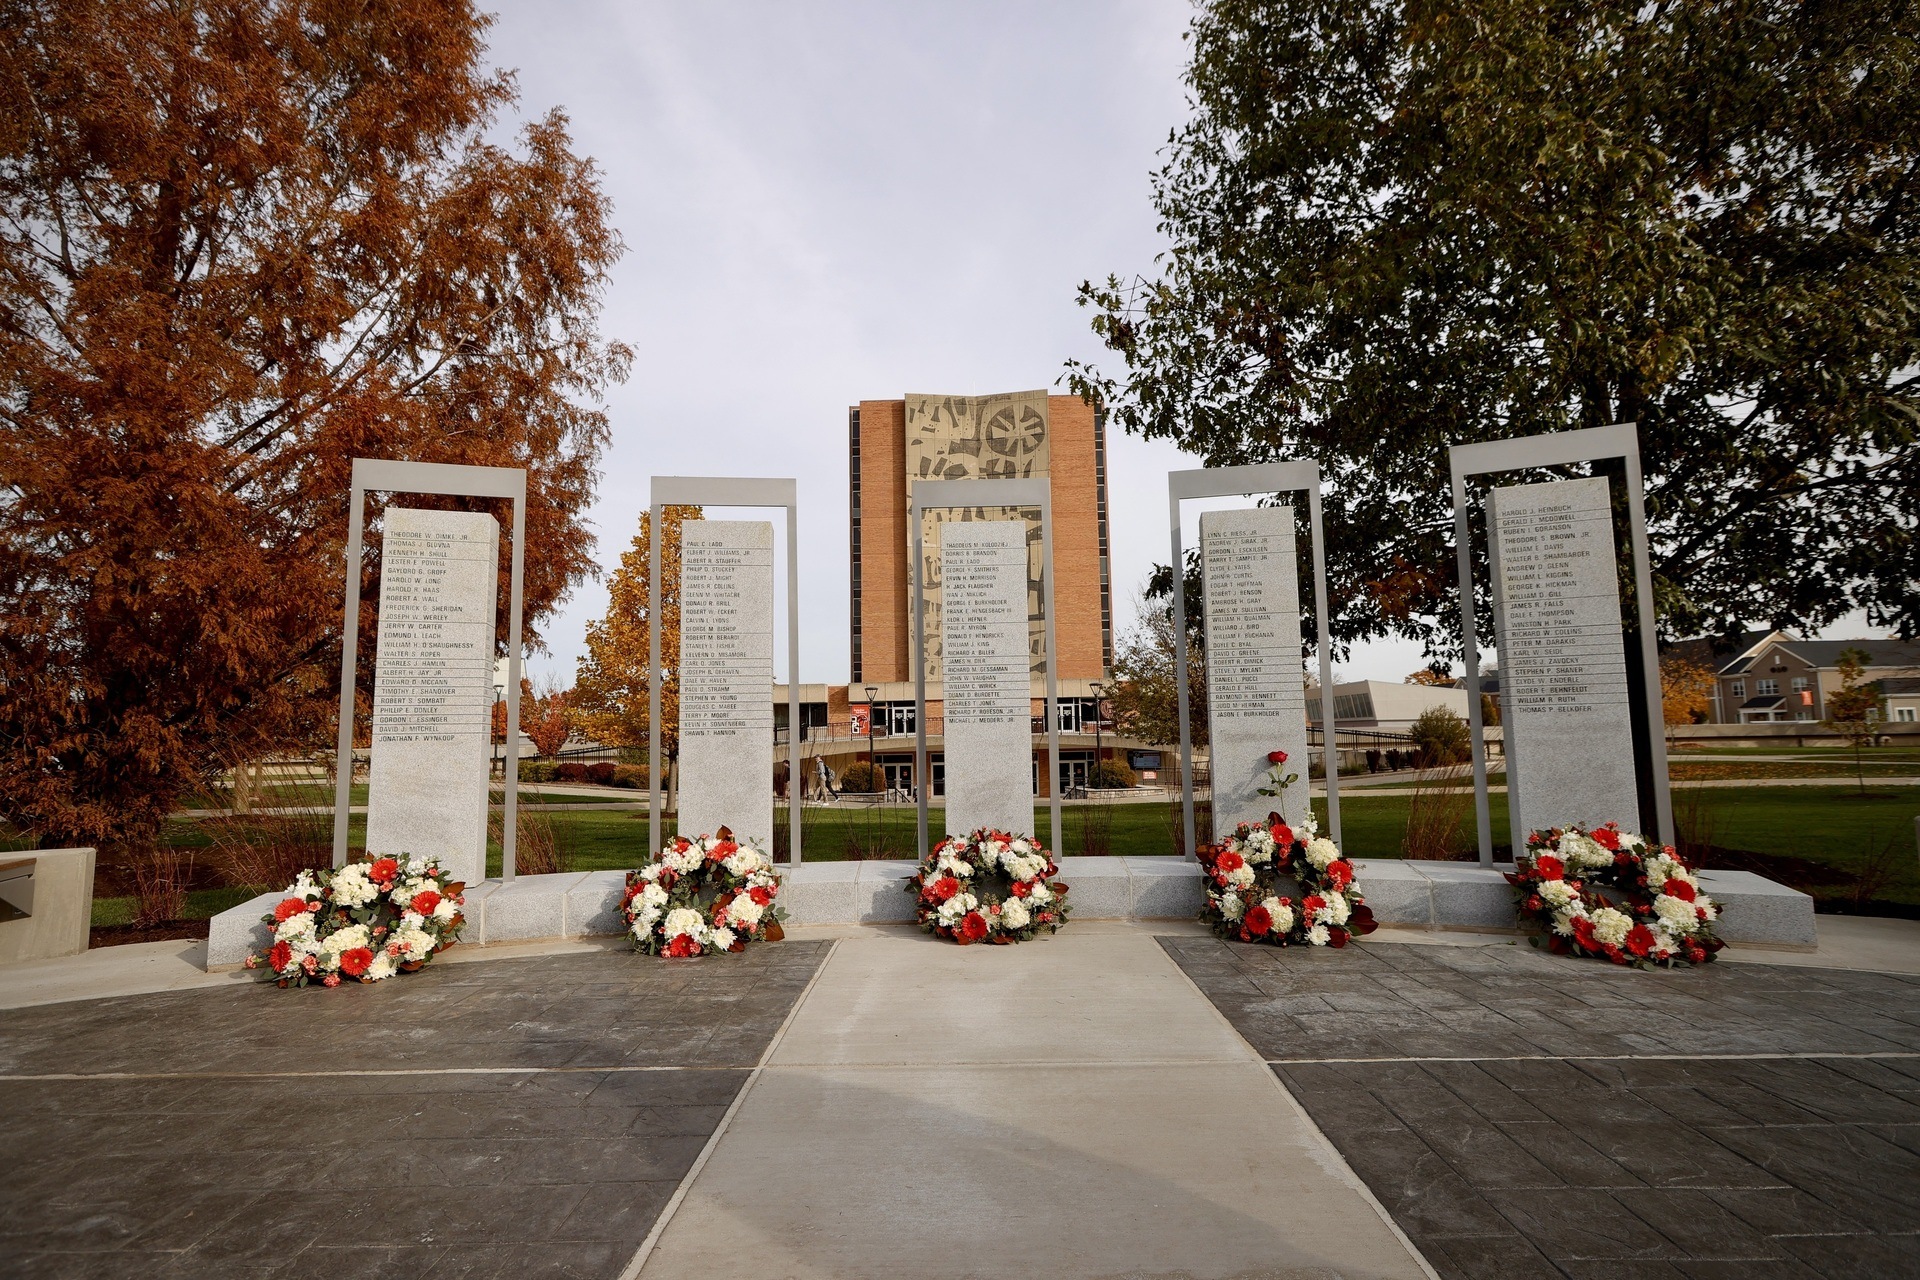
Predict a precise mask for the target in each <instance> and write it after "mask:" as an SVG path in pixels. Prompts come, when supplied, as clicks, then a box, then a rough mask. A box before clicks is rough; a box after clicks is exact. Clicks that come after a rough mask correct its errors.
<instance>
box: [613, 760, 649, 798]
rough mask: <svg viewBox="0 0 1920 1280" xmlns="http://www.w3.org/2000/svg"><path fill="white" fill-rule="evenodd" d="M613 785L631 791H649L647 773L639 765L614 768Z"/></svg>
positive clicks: (624, 765)
mask: <svg viewBox="0 0 1920 1280" xmlns="http://www.w3.org/2000/svg"><path fill="white" fill-rule="evenodd" d="M613 785H614V786H616V787H626V788H627V789H628V790H630V791H645V790H646V789H647V771H646V769H645V768H643V767H642V766H640V765H637V764H620V765H615V766H614V767H613Z"/></svg>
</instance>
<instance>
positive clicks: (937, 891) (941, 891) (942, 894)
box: [929, 876, 960, 902]
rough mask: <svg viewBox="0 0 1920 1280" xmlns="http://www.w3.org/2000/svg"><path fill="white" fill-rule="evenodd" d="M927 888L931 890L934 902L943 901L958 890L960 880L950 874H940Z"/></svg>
mask: <svg viewBox="0 0 1920 1280" xmlns="http://www.w3.org/2000/svg"><path fill="white" fill-rule="evenodd" d="M929 888H931V889H932V891H933V900H934V901H935V902H945V901H946V900H947V899H948V898H951V897H952V896H953V895H954V894H956V893H958V892H960V882H959V881H958V880H956V879H954V878H953V877H952V876H941V877H940V878H939V879H938V880H935V881H934V882H933V884H932V885H930V886H929Z"/></svg>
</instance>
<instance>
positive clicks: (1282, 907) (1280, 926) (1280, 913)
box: [1264, 898, 1293, 933]
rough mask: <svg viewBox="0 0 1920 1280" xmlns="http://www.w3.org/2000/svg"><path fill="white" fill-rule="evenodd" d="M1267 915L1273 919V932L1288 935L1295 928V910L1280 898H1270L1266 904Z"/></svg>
mask: <svg viewBox="0 0 1920 1280" xmlns="http://www.w3.org/2000/svg"><path fill="white" fill-rule="evenodd" d="M1264 905H1265V906H1266V908H1267V914H1268V915H1270V916H1272V917H1273V931H1274V932H1275V933H1286V932H1287V931H1289V930H1290V929H1292V928H1293V908H1292V907H1290V906H1288V905H1287V904H1285V903H1284V902H1281V901H1280V900H1279V899H1278V898H1268V899H1267V900H1266V903H1265V904H1264Z"/></svg>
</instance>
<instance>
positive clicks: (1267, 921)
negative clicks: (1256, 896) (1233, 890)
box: [1247, 906, 1273, 938]
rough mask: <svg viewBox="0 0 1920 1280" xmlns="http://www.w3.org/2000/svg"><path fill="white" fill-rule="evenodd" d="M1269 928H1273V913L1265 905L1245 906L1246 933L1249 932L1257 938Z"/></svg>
mask: <svg viewBox="0 0 1920 1280" xmlns="http://www.w3.org/2000/svg"><path fill="white" fill-rule="evenodd" d="M1271 928H1273V913H1272V912H1271V911H1268V910H1267V909H1266V908H1265V907H1258V906H1256V907H1248V908H1247V932H1248V933H1251V934H1252V935H1253V936H1254V937H1256V938H1257V937H1260V936H1261V935H1262V934H1264V933H1266V931H1267V930H1269V929H1271Z"/></svg>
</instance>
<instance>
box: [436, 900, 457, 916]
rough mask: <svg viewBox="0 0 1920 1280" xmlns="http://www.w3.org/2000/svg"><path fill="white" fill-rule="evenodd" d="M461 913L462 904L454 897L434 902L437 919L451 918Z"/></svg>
mask: <svg viewBox="0 0 1920 1280" xmlns="http://www.w3.org/2000/svg"><path fill="white" fill-rule="evenodd" d="M459 914H460V904H459V903H458V902H455V901H454V900H453V899H452V898H442V899H440V901H439V902H437V903H435V904H434V908H433V918H434V919H435V920H451V919H453V918H454V917H455V916H456V915H459Z"/></svg>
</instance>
